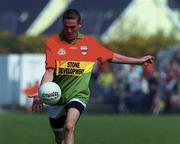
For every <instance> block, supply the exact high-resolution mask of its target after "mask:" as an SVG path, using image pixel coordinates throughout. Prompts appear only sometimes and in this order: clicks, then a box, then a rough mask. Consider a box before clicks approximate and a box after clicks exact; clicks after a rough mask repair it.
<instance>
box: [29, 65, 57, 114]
mask: <svg viewBox="0 0 180 144" xmlns="http://www.w3.org/2000/svg"><path fill="white" fill-rule="evenodd" d="M53 73H54V68H47V69H46V71H45V73H44V75H43V77H42V79H41V84H40V86H41V85H42V84H43V83H46V82H49V81H52V80H53ZM32 110H33V111H34V112H42V111H43V104H42V102H41V101H40V98H39V96H38V95H37V96H34V97H33V103H32Z"/></svg>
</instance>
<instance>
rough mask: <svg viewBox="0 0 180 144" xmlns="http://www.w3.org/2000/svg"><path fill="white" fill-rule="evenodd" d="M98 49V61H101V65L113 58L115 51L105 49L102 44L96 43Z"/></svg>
mask: <svg viewBox="0 0 180 144" xmlns="http://www.w3.org/2000/svg"><path fill="white" fill-rule="evenodd" d="M96 47H97V54H98V55H97V60H98V61H100V62H101V63H104V62H106V61H107V60H109V59H112V58H113V51H111V50H109V49H107V48H104V47H103V46H101V45H100V44H98V43H97V42H96Z"/></svg>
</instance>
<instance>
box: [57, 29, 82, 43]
mask: <svg viewBox="0 0 180 144" xmlns="http://www.w3.org/2000/svg"><path fill="white" fill-rule="evenodd" d="M59 37H60V39H61V40H62V41H66V42H67V43H69V44H72V45H74V44H76V43H77V41H78V40H79V39H82V38H83V34H82V33H80V32H78V35H77V37H76V39H75V40H74V41H72V42H68V41H67V39H66V37H65V35H64V33H63V32H61V33H60V34H59Z"/></svg>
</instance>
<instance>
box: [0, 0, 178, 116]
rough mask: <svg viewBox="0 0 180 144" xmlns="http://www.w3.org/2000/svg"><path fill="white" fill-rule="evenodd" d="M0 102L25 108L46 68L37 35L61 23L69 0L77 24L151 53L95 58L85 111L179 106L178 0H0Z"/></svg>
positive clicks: (120, 47)
mask: <svg viewBox="0 0 180 144" xmlns="http://www.w3.org/2000/svg"><path fill="white" fill-rule="evenodd" d="M0 3H1V4H0V81H1V83H0V91H1V93H0V109H5V108H8V109H11V110H13V109H17V108H24V109H25V110H28V111H31V110H30V105H31V103H32V100H31V99H28V98H27V97H26V95H28V94H33V93H35V92H37V89H38V85H39V82H40V79H41V76H42V74H43V73H44V59H45V58H44V46H43V42H44V41H45V40H46V39H47V38H48V37H49V36H50V35H52V34H55V33H59V32H61V30H62V23H61V16H62V13H63V12H64V10H66V9H67V8H76V9H78V10H79V11H80V13H81V15H82V21H83V27H82V29H81V32H82V33H84V34H87V35H90V36H92V37H95V38H97V39H98V41H99V42H100V43H102V44H103V45H104V46H105V47H107V48H109V49H111V50H113V51H115V52H118V53H121V54H124V55H127V56H133V57H141V56H144V55H146V54H151V55H153V56H154V57H155V63H154V64H152V65H147V66H144V67H142V66H132V65H117V64H104V66H101V67H100V66H99V65H98V64H97V65H96V66H95V68H94V70H93V74H92V78H91V82H90V89H91V97H90V101H89V105H88V108H87V112H89V113H94V112H95V113H133V112H138V113H151V114H156V115H157V114H160V113H179V112H180V1H179V0H113V2H111V1H109V0H104V1H103V2H102V1H93V3H94V4H92V0H86V1H83V0H38V1H37V0H31V1H24V0H16V1H11V0H1V1H0Z"/></svg>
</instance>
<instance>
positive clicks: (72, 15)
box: [63, 9, 81, 22]
mask: <svg viewBox="0 0 180 144" xmlns="http://www.w3.org/2000/svg"><path fill="white" fill-rule="evenodd" d="M65 19H76V20H77V22H80V21H81V16H80V13H79V12H78V11H77V10H76V9H68V10H66V11H65V12H64V14H63V21H64V20H65Z"/></svg>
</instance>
